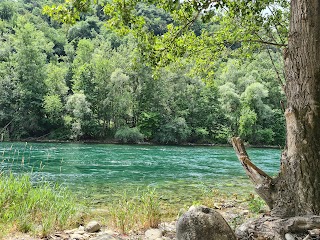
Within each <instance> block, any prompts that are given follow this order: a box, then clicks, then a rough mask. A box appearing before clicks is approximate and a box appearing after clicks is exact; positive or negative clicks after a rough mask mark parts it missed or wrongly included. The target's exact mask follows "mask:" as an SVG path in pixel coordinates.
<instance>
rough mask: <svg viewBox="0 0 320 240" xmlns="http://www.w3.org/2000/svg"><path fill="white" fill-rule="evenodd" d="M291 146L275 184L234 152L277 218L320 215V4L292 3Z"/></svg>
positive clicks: (238, 146)
mask: <svg viewBox="0 0 320 240" xmlns="http://www.w3.org/2000/svg"><path fill="white" fill-rule="evenodd" d="M284 60H285V73H286V86H285V93H286V96H287V106H286V111H285V117H286V123H287V144H286V148H285V150H284V152H283V154H282V158H281V168H280V173H279V175H278V177H276V178H275V179H272V178H270V177H269V176H267V175H266V174H265V173H264V172H263V171H262V170H260V169H258V168H257V167H256V166H254V165H253V164H252V163H251V161H250V159H249V158H248V156H247V154H246V152H245V150H244V147H243V145H242V143H241V141H239V139H236V138H234V139H233V145H234V148H235V150H236V152H237V154H238V157H239V159H240V161H241V162H242V164H243V166H244V167H245V169H246V172H247V174H248V175H249V177H250V178H251V180H252V181H253V182H254V183H255V184H256V190H257V192H258V194H259V195H260V196H261V197H262V198H263V199H264V200H265V201H266V202H267V204H268V205H269V207H270V208H271V213H272V215H273V216H277V217H282V218H283V217H293V216H303V215H320V1H319V0H309V1H306V0H292V1H291V18H290V35H289V39H288V48H287V49H286V50H285V53H284Z"/></svg>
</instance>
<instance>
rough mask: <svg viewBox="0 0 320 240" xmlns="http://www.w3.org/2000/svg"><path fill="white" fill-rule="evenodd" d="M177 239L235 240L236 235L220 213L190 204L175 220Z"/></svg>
mask: <svg viewBox="0 0 320 240" xmlns="http://www.w3.org/2000/svg"><path fill="white" fill-rule="evenodd" d="M177 240H236V236H235V234H234V232H233V231H232V229H231V228H230V226H229V225H228V223H227V222H226V220H224V218H223V217H222V216H221V214H220V213H218V212H217V211H215V210H213V209H211V208H208V207H205V206H198V207H194V206H192V207H191V208H190V209H189V211H188V212H186V213H185V214H183V215H182V216H181V217H180V218H179V220H178V222H177Z"/></svg>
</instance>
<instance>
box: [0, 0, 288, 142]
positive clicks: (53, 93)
mask: <svg viewBox="0 0 320 240" xmlns="http://www.w3.org/2000/svg"><path fill="white" fill-rule="evenodd" d="M55 3H59V1H58V0H57V1H50V0H49V1H46V0H41V1H33V0H17V1H8V0H4V1H3V0H1V1H0V137H1V139H0V140H2V141H7V140H48V139H53V140H73V141H80V140H81V141H82V140H97V141H110V140H116V141H118V142H124V143H136V142H142V141H148V142H153V143H158V144H182V143H216V144H224V143H227V142H228V140H229V139H230V137H232V136H240V137H241V138H242V139H243V140H245V141H246V142H248V143H250V144H253V145H283V144H284V141H285V123H284V122H285V121H284V117H283V108H282V107H281V102H282V101H284V98H285V97H284V93H283V89H282V85H281V81H282V78H283V58H282V53H281V51H280V49H278V48H277V46H270V45H265V46H264V47H263V48H256V49H254V50H252V51H251V54H246V53H244V52H243V51H242V48H241V45H242V43H237V44H228V43H227V42H225V43H223V44H224V51H223V53H222V54H219V57H217V58H216V59H212V61H211V60H210V58H203V59H202V58H201V54H204V53H203V52H201V53H200V54H199V53H198V54H197V52H200V50H199V48H200V47H199V46H200V42H201V43H203V42H204V41H209V40H208V39H210V36H213V35H215V34H216V32H217V31H219V30H220V26H221V24H222V23H221V22H219V21H210V22H209V23H206V22H203V21H201V19H196V20H195V21H194V23H193V24H192V25H191V26H190V27H189V29H188V36H189V37H188V38H186V39H184V41H193V47H192V49H191V48H190V49H188V50H187V51H184V52H183V54H179V55H180V56H179V57H174V56H170V54H167V55H166V57H165V58H164V57H163V58H162V59H165V60H166V62H165V63H164V64H161V63H159V64H158V65H157V66H156V67H155V66H154V64H152V56H151V53H150V52H152V51H151V50H150V48H149V45H148V44H147V41H137V40H136V37H137V36H134V35H133V34H130V33H128V34H123V33H119V31H115V30H113V29H112V28H110V26H108V24H106V22H107V20H108V19H109V18H110V17H109V16H108V12H107V11H106V10H104V9H103V7H102V6H94V8H92V9H91V10H90V11H87V12H86V13H85V14H84V13H81V15H80V17H79V18H80V19H79V20H78V21H77V22H75V23H74V24H68V23H61V22H59V21H56V20H54V19H53V18H50V17H49V16H48V15H47V14H44V10H43V9H44V6H51V5H53V4H55ZM135 11H136V15H137V16H139V17H140V18H141V19H143V21H144V23H145V24H144V26H143V27H144V28H147V30H148V32H151V33H152V34H153V36H157V37H159V36H161V37H163V39H165V38H166V33H167V32H170V31H171V32H172V31H173V30H172V29H174V28H175V27H176V26H179V24H180V23H179V22H178V21H176V20H175V18H174V16H172V15H170V14H169V13H167V12H165V11H164V10H163V9H160V8H157V7H155V6H150V5H146V4H144V3H140V4H138V5H137V6H136V7H135ZM140 37H148V36H145V35H143V34H141V36H140ZM180 41H183V40H181V39H180ZM143 44H145V45H143ZM175 44H177V43H173V42H171V40H170V39H168V40H167V45H168V46H170V45H172V46H173V48H174V49H175V51H180V49H179V47H177V45H175ZM178 44H179V43H178ZM198 44H199V46H198ZM207 44H211V47H212V48H213V47H214V48H218V47H219V46H218V45H215V44H214V43H207ZM165 47H166V46H164V48H165ZM206 51H207V52H209V53H210V47H208V48H206ZM209 53H208V54H209Z"/></svg>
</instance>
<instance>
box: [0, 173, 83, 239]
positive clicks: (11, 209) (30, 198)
mask: <svg viewBox="0 0 320 240" xmlns="http://www.w3.org/2000/svg"><path fill="white" fill-rule="evenodd" d="M76 202H78V201H76V199H75V196H73V195H72V194H71V193H70V192H69V191H68V190H67V189H65V188H63V187H60V186H51V185H50V184H49V183H46V182H43V183H39V184H37V186H34V185H33V184H32V182H31V180H30V176H29V175H22V176H14V175H13V174H9V175H5V174H2V175H0V209H1V211H0V233H1V234H2V235H3V236H5V235H6V234H9V233H10V231H20V232H31V233H32V234H34V235H40V236H47V235H48V234H49V233H51V232H52V231H55V230H59V229H64V228H66V227H69V226H72V225H74V223H75V222H77V220H78V219H79V218H80V217H81V210H80V207H79V205H77V204H76ZM1 234H0V237H3V236H1Z"/></svg>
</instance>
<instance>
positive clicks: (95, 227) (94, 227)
mask: <svg viewBox="0 0 320 240" xmlns="http://www.w3.org/2000/svg"><path fill="white" fill-rule="evenodd" d="M100 229H101V226H100V224H99V223H98V222H97V221H90V222H89V223H88V224H87V225H86V226H85V228H84V230H85V231H86V232H89V233H94V232H98V231H99V230H100Z"/></svg>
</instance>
